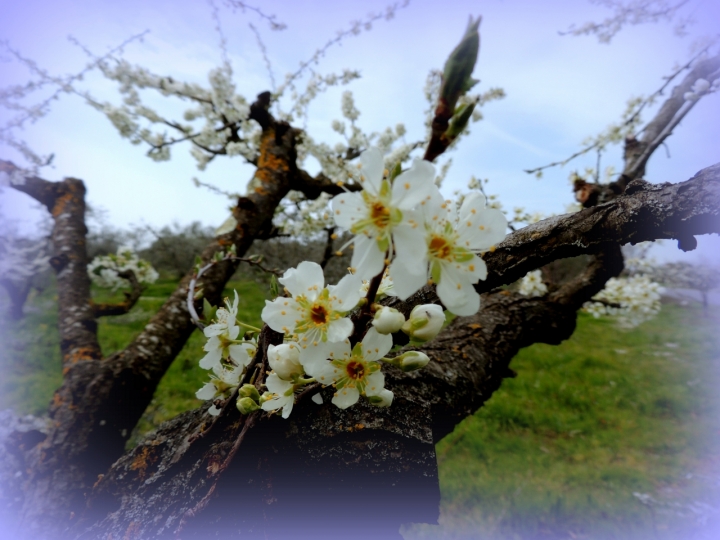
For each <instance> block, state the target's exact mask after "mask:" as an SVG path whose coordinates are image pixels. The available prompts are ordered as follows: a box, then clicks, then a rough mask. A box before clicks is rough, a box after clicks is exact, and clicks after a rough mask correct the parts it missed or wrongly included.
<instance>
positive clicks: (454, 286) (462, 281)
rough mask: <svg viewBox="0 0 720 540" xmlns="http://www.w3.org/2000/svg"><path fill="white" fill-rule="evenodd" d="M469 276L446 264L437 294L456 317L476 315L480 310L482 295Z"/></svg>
mask: <svg viewBox="0 0 720 540" xmlns="http://www.w3.org/2000/svg"><path fill="white" fill-rule="evenodd" d="M467 278H468V276H467V275H466V274H464V273H463V272H462V271H459V270H457V269H456V268H454V267H453V266H452V265H451V264H444V265H443V268H442V277H441V278H440V283H438V285H437V294H438V296H439V297H440V300H442V303H443V304H445V307H446V308H447V309H448V310H449V311H450V312H452V313H454V314H455V315H463V316H467V315H474V314H475V313H477V312H478V310H479V309H480V295H478V293H477V292H476V291H475V288H474V287H473V286H472V284H471V283H470V282H469V281H468V279H467Z"/></svg>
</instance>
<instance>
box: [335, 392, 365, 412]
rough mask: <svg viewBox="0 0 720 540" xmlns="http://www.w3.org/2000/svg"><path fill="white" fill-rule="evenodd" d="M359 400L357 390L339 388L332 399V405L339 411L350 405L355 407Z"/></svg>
mask: <svg viewBox="0 0 720 540" xmlns="http://www.w3.org/2000/svg"><path fill="white" fill-rule="evenodd" d="M358 399H360V392H358V391H357V388H341V389H340V390H338V391H337V392H336V393H335V396H334V397H333V398H332V402H333V405H335V406H337V407H339V408H340V409H347V408H348V407H350V406H351V405H355V404H356V403H357V401H358Z"/></svg>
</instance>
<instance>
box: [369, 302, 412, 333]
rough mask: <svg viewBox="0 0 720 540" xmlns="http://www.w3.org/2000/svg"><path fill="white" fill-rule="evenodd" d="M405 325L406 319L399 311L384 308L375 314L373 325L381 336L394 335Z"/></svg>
mask: <svg viewBox="0 0 720 540" xmlns="http://www.w3.org/2000/svg"><path fill="white" fill-rule="evenodd" d="M403 324H405V317H404V316H403V314H402V313H400V312H399V311H398V310H397V309H394V308H391V307H387V306H382V307H381V308H380V309H378V310H377V311H376V312H375V318H374V319H373V322H372V325H373V326H374V327H375V330H377V331H378V333H379V334H392V333H393V332H397V331H398V330H400V328H402V325H403Z"/></svg>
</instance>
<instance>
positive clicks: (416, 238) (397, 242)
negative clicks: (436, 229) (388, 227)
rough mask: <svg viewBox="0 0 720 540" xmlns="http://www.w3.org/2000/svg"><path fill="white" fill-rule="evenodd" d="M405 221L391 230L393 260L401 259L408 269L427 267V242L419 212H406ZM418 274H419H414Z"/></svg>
mask: <svg viewBox="0 0 720 540" xmlns="http://www.w3.org/2000/svg"><path fill="white" fill-rule="evenodd" d="M406 214H407V216H404V217H405V218H406V221H403V222H402V223H400V224H399V225H398V226H397V227H395V228H394V229H393V242H394V244H393V245H394V247H395V259H402V260H403V261H405V263H406V265H407V266H409V267H415V265H420V264H422V261H425V265H426V266H427V251H428V247H427V240H426V239H425V226H424V224H423V221H422V214H420V213H419V212H406ZM416 273H419V272H416Z"/></svg>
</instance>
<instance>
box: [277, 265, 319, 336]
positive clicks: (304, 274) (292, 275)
mask: <svg viewBox="0 0 720 540" xmlns="http://www.w3.org/2000/svg"><path fill="white" fill-rule="evenodd" d="M278 281H279V282H280V283H282V284H283V285H284V286H285V288H286V289H287V290H288V291H290V294H292V295H293V296H299V295H301V294H303V295H305V296H307V297H308V298H309V299H310V300H315V298H316V297H317V295H318V294H319V292H320V291H321V290H322V289H323V288H324V287H325V277H324V276H323V269H322V266H320V265H319V264H318V263H314V262H311V261H303V262H301V263H300V264H298V265H297V268H290V269H289V270H287V271H286V272H285V274H283V277H281V278H280V279H279V280H278ZM266 322H267V321H266Z"/></svg>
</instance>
